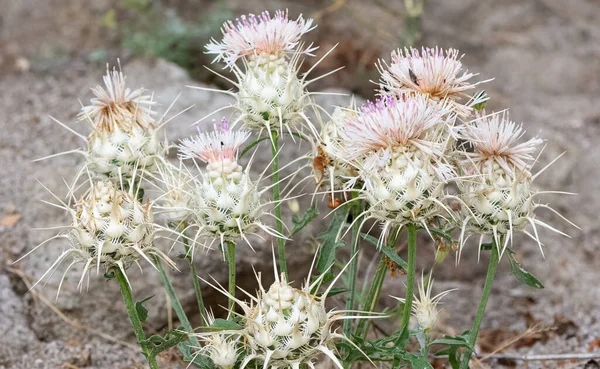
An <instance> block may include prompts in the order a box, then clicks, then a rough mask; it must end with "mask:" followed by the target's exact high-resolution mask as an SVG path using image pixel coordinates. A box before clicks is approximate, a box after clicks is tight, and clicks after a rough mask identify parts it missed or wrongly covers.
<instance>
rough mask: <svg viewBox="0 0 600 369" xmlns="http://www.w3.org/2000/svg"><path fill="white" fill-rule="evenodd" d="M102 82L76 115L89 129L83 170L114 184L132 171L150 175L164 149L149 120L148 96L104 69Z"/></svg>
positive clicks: (118, 72) (129, 175) (156, 130)
mask: <svg viewBox="0 0 600 369" xmlns="http://www.w3.org/2000/svg"><path fill="white" fill-rule="evenodd" d="M104 83H105V85H106V87H105V88H103V87H101V86H96V87H95V88H92V91H93V93H94V95H95V97H94V98H92V99H91V104H90V105H88V106H84V107H83V108H82V109H81V112H80V113H79V115H78V117H79V120H82V121H87V122H88V123H89V124H90V126H91V128H92V133H91V134H90V135H89V137H88V149H87V151H86V152H85V153H84V154H85V156H86V159H87V160H86V161H87V162H86V168H87V169H88V170H89V171H90V172H91V173H92V174H93V175H94V176H95V177H97V178H99V179H102V180H109V181H113V182H114V183H119V182H120V181H122V180H123V179H126V180H128V179H130V178H132V176H135V172H143V173H150V174H151V173H153V172H154V171H155V170H156V165H157V163H159V162H161V161H162V159H163V156H164V155H165V153H166V148H165V144H164V143H163V142H161V141H160V140H159V138H158V127H157V125H156V121H155V120H154V118H153V117H152V115H153V114H154V112H153V111H152V109H151V107H152V105H153V104H154V102H153V101H152V97H151V96H150V95H146V94H145V90H144V89H143V88H139V89H137V90H134V91H131V90H130V89H129V88H127V87H126V86H125V76H124V75H123V73H122V72H121V71H117V70H113V71H112V72H111V71H109V70H107V72H106V75H105V76H104ZM138 178H140V177H139V176H138Z"/></svg>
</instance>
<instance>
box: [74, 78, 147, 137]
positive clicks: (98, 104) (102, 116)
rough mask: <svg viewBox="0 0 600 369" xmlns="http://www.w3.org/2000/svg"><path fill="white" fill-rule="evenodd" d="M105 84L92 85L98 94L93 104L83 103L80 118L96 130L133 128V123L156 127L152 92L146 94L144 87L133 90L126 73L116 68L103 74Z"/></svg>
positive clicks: (145, 126)
mask: <svg viewBox="0 0 600 369" xmlns="http://www.w3.org/2000/svg"><path fill="white" fill-rule="evenodd" d="M103 79H104V85H105V86H106V87H102V86H100V85H98V86H96V87H95V88H92V92H93V93H94V95H95V97H94V98H92V99H91V100H90V103H91V104H90V105H87V106H84V107H83V108H82V109H81V112H80V113H79V115H78V118H79V120H81V121H83V120H87V121H90V122H91V123H92V124H93V126H94V128H95V130H96V131H104V132H112V131H114V130H115V129H117V128H119V129H121V130H123V131H126V132H130V131H131V130H132V129H133V127H136V126H137V127H140V128H143V129H149V128H154V123H155V121H154V119H153V118H152V115H154V112H153V111H152V109H151V106H152V105H154V103H155V102H154V101H152V96H150V95H146V94H144V93H145V92H146V90H145V89H143V88H138V89H136V90H133V91H132V90H130V89H129V88H127V87H126V86H125V76H124V75H123V73H122V72H121V71H117V70H116V69H113V71H112V72H111V71H109V70H108V67H107V70H106V75H105V76H104V77H103Z"/></svg>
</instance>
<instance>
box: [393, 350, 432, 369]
mask: <svg viewBox="0 0 600 369" xmlns="http://www.w3.org/2000/svg"><path fill="white" fill-rule="evenodd" d="M397 356H398V358H399V359H400V360H402V361H404V362H405V363H408V364H410V367H411V368H414V369H433V366H431V364H429V359H428V358H427V356H421V355H416V354H413V353H410V352H406V351H404V352H403V353H401V354H399V355H397Z"/></svg>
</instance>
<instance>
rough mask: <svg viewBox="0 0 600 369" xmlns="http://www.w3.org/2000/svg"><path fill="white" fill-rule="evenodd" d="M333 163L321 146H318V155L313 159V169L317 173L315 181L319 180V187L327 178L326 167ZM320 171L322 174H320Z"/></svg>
mask: <svg viewBox="0 0 600 369" xmlns="http://www.w3.org/2000/svg"><path fill="white" fill-rule="evenodd" d="M329 164H331V160H330V159H329V157H328V156H327V154H326V153H325V151H324V150H323V148H322V147H321V146H319V147H317V156H315V158H314V159H313V169H314V174H315V181H316V182H317V187H318V186H319V185H320V184H321V182H322V181H323V178H325V167H326V166H328V165H329ZM318 173H320V174H321V175H320V176H319V175H318Z"/></svg>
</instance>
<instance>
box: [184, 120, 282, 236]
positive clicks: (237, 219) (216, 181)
mask: <svg viewBox="0 0 600 369" xmlns="http://www.w3.org/2000/svg"><path fill="white" fill-rule="evenodd" d="M248 136H249V134H248V132H246V131H237V132H233V131H230V130H229V125H228V124H227V121H226V120H223V121H222V122H221V125H220V126H218V127H217V126H215V131H214V132H211V133H200V134H199V135H198V136H196V137H195V138H193V139H184V140H182V142H181V145H180V157H181V158H182V159H185V158H199V159H201V160H203V161H205V162H206V163H207V165H206V171H205V172H202V173H201V174H200V177H193V178H191V180H190V181H189V184H190V187H191V190H190V191H191V196H190V197H191V199H192V201H191V204H190V207H189V209H190V210H191V212H192V213H193V217H192V219H194V222H195V223H196V224H197V226H198V234H197V237H196V238H198V239H202V240H208V241H210V242H211V243H212V242H214V241H220V242H227V241H232V242H235V241H236V240H238V239H240V238H243V239H245V240H247V239H246V235H248V234H253V233H256V232H257V231H258V230H259V229H263V230H265V231H266V232H268V233H270V234H273V235H275V236H277V237H279V236H280V235H278V234H276V233H273V231H271V229H270V228H269V227H267V226H265V225H264V224H262V222H261V217H262V216H263V215H264V214H265V209H264V206H265V205H264V204H263V203H262V202H261V200H260V193H259V191H258V188H257V186H258V183H256V182H254V181H252V180H251V179H250V174H249V167H247V168H246V170H243V168H242V166H241V165H239V164H238V163H237V151H238V149H239V147H240V146H241V145H242V143H243V142H244V141H245V140H246V139H247V138H248Z"/></svg>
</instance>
